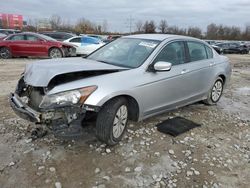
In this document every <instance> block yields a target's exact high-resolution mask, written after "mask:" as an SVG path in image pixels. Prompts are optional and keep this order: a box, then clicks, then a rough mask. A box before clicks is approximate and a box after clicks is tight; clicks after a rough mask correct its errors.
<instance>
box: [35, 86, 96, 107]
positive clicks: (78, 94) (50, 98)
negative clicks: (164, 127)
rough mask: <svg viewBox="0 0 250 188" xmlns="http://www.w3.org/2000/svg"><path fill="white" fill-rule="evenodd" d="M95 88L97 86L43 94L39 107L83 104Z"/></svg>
mask: <svg viewBox="0 0 250 188" xmlns="http://www.w3.org/2000/svg"><path fill="white" fill-rule="evenodd" d="M96 88H97V86H90V87H85V88H81V89H77V90H71V91H66V92H61V93H57V94H53V95H45V96H44V97H43V100H42V102H41V104H40V105H39V107H40V108H51V107H62V106H70V105H75V104H83V103H84V102H85V101H86V99H87V98H88V97H89V95H90V94H91V93H93V92H94V91H95V90H96Z"/></svg>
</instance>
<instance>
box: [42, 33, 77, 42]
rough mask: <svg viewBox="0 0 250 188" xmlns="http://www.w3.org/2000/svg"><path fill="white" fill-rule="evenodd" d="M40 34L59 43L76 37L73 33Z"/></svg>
mask: <svg viewBox="0 0 250 188" xmlns="http://www.w3.org/2000/svg"><path fill="white" fill-rule="evenodd" d="M40 34H43V35H47V36H49V37H51V38H53V39H55V40H58V41H64V40H67V39H69V38H72V37H74V36H76V35H75V34H73V33H67V32H40Z"/></svg>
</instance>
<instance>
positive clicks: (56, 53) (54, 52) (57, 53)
mask: <svg viewBox="0 0 250 188" xmlns="http://www.w3.org/2000/svg"><path fill="white" fill-rule="evenodd" d="M62 56H63V55H62V51H61V50H60V49H59V48H51V49H50V50H49V57H50V58H51V59H55V58H62Z"/></svg>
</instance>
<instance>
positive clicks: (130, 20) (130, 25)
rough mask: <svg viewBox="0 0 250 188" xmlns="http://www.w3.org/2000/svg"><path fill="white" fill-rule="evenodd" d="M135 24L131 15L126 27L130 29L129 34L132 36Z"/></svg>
mask: <svg viewBox="0 0 250 188" xmlns="http://www.w3.org/2000/svg"><path fill="white" fill-rule="evenodd" d="M133 23H134V19H133V18H132V16H131V15H130V16H129V18H128V19H127V20H126V22H125V24H126V27H128V28H129V33H130V35H131V33H132V27H133Z"/></svg>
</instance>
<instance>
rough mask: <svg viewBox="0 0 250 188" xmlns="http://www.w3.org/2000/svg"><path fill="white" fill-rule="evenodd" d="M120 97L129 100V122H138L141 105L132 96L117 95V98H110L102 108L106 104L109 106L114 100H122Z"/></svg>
mask: <svg viewBox="0 0 250 188" xmlns="http://www.w3.org/2000/svg"><path fill="white" fill-rule="evenodd" d="M120 97H123V98H125V99H126V100H127V102H128V112H129V115H128V118H129V120H132V121H138V120H139V116H140V105H139V103H138V101H137V100H136V99H135V98H134V97H132V96H131V95H128V94H121V95H116V96H112V97H109V98H108V99H107V100H106V101H105V102H104V103H103V104H102V106H104V105H105V104H107V103H108V102H110V101H111V100H114V99H116V98H120Z"/></svg>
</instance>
